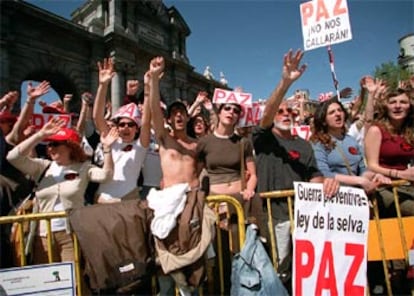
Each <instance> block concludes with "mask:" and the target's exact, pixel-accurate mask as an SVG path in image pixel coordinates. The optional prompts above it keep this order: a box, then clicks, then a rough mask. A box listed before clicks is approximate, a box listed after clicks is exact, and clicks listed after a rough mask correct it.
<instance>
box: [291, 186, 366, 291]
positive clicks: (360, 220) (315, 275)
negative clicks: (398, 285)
mask: <svg viewBox="0 0 414 296" xmlns="http://www.w3.org/2000/svg"><path fill="white" fill-rule="evenodd" d="M294 189H295V220H294V221H295V230H294V232H293V282H292V284H293V287H292V288H293V291H294V292H293V295H297V296H302V295H332V296H336V295H353V296H358V295H360V296H365V292H366V291H365V287H366V284H367V283H366V269H367V268H366V264H367V237H368V225H369V206H368V198H367V196H366V195H365V192H364V190H362V189H360V188H353V187H345V186H341V188H340V190H339V191H338V193H337V194H336V195H335V196H334V197H332V198H328V197H325V196H324V194H323V186H322V184H320V183H305V182H294Z"/></svg>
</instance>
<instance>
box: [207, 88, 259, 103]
mask: <svg viewBox="0 0 414 296" xmlns="http://www.w3.org/2000/svg"><path fill="white" fill-rule="evenodd" d="M252 101H253V96H252V94H249V93H241V92H236V91H230V90H225V89H221V88H216V89H215V90H214V95H213V103H214V104H239V105H251V104H252Z"/></svg>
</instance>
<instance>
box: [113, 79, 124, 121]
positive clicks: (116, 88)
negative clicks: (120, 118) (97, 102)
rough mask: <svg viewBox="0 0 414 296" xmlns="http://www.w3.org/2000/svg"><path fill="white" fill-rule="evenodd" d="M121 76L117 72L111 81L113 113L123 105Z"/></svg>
mask: <svg viewBox="0 0 414 296" xmlns="http://www.w3.org/2000/svg"><path fill="white" fill-rule="evenodd" d="M120 80H121V78H120V76H119V74H118V73H117V74H115V76H114V77H113V78H112V81H111V102H112V114H115V113H116V111H117V110H118V109H119V107H120V106H121V103H122V102H121V94H120V90H121V87H122V86H121V85H120V84H121V83H120Z"/></svg>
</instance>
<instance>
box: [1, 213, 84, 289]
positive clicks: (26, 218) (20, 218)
mask: <svg viewBox="0 0 414 296" xmlns="http://www.w3.org/2000/svg"><path fill="white" fill-rule="evenodd" d="M65 217H67V213H66V212H64V211H61V212H51V213H37V214H25V215H17V216H4V217H0V224H14V223H18V228H17V232H18V236H19V239H20V245H19V249H20V254H24V253H25V252H24V250H25V245H24V233H23V223H24V222H30V221H40V220H45V221H46V225H47V239H48V240H47V243H48V259H49V263H53V248H52V236H51V235H50V234H51V233H52V231H51V223H50V220H51V219H55V218H65ZM73 247H74V252H75V254H74V255H75V256H74V257H75V262H74V265H75V281H76V291H77V295H79V296H82V281H81V268H80V260H79V258H80V248H79V243H78V239H77V237H76V235H75V234H73ZM20 265H21V266H26V265H27V262H26V256H24V255H22V256H20Z"/></svg>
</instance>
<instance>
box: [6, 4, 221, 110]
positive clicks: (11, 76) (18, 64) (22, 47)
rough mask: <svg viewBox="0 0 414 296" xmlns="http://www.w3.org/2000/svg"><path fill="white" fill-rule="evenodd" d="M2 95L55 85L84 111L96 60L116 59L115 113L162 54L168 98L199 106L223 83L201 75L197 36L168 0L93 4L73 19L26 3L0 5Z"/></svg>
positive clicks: (95, 76) (93, 85)
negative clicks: (194, 58)
mask: <svg viewBox="0 0 414 296" xmlns="http://www.w3.org/2000/svg"><path fill="white" fill-rule="evenodd" d="M0 5H1V9H0V14H1V15H0V21H1V30H0V57H1V59H0V92H1V93H2V94H4V93H5V92H6V91H9V90H19V89H20V85H21V83H22V82H23V81H25V80H35V81H42V80H48V81H50V83H51V86H52V87H53V88H54V89H55V91H56V92H57V93H58V94H59V96H60V97H63V95H64V94H66V93H71V94H73V95H74V98H75V99H74V101H73V102H72V105H71V109H73V110H77V109H78V107H79V104H80V99H79V98H80V96H81V94H82V93H83V92H85V91H89V92H92V93H95V92H96V89H97V83H98V69H97V62H98V61H101V60H103V59H104V58H106V57H112V58H113V59H114V60H115V67H116V71H117V75H116V76H115V77H114V79H113V81H112V84H111V92H110V96H111V100H112V103H113V107H114V108H115V109H116V108H117V107H119V105H120V104H121V103H122V102H121V101H122V98H123V96H124V94H125V86H126V81H127V80H128V79H138V80H140V82H142V80H143V76H144V73H145V71H146V70H147V69H148V65H149V61H150V60H151V58H153V57H154V56H159V55H161V56H163V57H164V58H165V61H166V71H165V75H164V77H163V79H162V82H161V95H162V97H163V98H164V100H165V101H166V103H167V104H168V103H169V102H172V101H174V100H176V99H177V98H180V99H183V100H187V101H189V102H192V101H193V100H194V99H195V97H196V95H197V93H198V92H199V91H200V90H205V91H207V92H208V93H209V94H212V93H213V92H214V89H215V88H216V87H220V88H227V87H226V86H224V85H222V84H220V82H219V81H216V80H211V79H207V78H205V77H204V76H203V75H202V74H200V73H197V72H195V71H194V67H193V66H191V64H190V60H189V57H188V56H187V51H186V38H187V37H188V36H189V35H190V33H191V31H190V28H189V27H188V25H187V24H186V22H185V20H184V19H183V18H182V16H181V15H180V13H179V12H178V10H177V9H176V8H175V7H169V8H168V7H166V6H165V5H164V4H163V3H162V1H161V0H138V1H123V0H90V1H87V2H86V3H85V4H84V5H83V6H81V7H79V8H78V9H76V10H75V11H74V12H73V13H72V19H71V20H66V19H64V18H62V17H60V16H57V15H55V14H53V13H50V12H48V11H45V10H43V9H40V8H38V7H36V6H34V5H31V4H28V3H26V2H23V1H20V0H16V1H0Z"/></svg>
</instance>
